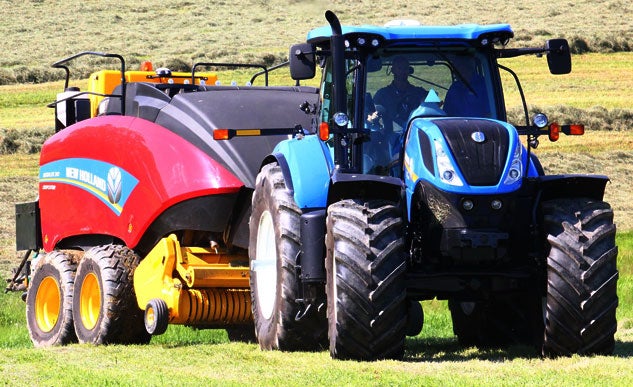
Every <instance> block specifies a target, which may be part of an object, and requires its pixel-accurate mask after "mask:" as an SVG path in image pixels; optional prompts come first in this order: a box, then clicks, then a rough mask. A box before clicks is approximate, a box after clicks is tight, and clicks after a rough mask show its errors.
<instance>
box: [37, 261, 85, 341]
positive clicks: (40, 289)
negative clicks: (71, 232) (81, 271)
mask: <svg viewBox="0 0 633 387" xmlns="http://www.w3.org/2000/svg"><path fill="white" fill-rule="evenodd" d="M76 268H77V264H76V261H75V260H74V258H73V257H72V256H71V255H69V254H66V253H64V252H62V251H53V252H51V253H49V254H47V255H45V256H44V257H42V258H40V261H39V262H38V263H37V266H36V267H35V271H34V273H33V277H32V279H31V283H30V284H29V290H28V292H27V296H26V324H27V327H28V330H29V336H30V337H31V341H32V342H33V345H35V346H36V347H49V346H53V345H65V344H69V343H73V342H76V341H77V336H76V335H75V329H74V328H73V316H72V308H73V302H72V300H73V299H72V297H73V286H74V283H75V270H76Z"/></svg>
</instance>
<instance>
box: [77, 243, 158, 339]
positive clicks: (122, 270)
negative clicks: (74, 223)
mask: <svg viewBox="0 0 633 387" xmlns="http://www.w3.org/2000/svg"><path fill="white" fill-rule="evenodd" d="M139 260H140V259H139V257H138V255H136V254H135V253H134V252H133V251H132V250H130V249H128V248H127V247H125V246H119V245H105V246H97V247H93V248H91V249H90V250H88V251H87V252H86V254H85V255H84V258H83V259H82V260H81V262H80V263H79V266H78V267H77V276H76V278H75V288H74V295H73V320H74V324H75V332H76V333H77V338H78V339H79V342H80V343H91V344H144V343H148V342H149V340H150V338H151V335H150V334H149V333H147V331H146V329H145V324H144V316H143V311H142V310H140V309H139V307H138V305H137V303H136V296H135V292H134V286H133V282H132V275H133V273H134V269H136V266H137V265H138V263H139Z"/></svg>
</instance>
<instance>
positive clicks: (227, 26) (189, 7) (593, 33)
mask: <svg viewBox="0 0 633 387" xmlns="http://www.w3.org/2000/svg"><path fill="white" fill-rule="evenodd" d="M521 3H522V4H521V5H517V2H515V1H508V0H505V1H492V0H487V1H472V0H469V1H460V2H445V1H440V0H428V1H425V2H423V3H420V2H413V1H396V0H383V1H380V2H375V1H366V0H363V1H354V2H349V1H327V2H326V1H319V2H317V1H305V0H303V1H302V0H294V1H293V0H272V1H263V0H246V1H239V2H233V1H214V2H193V1H188V2H171V3H170V2H157V1H144V2H138V1H131V0H120V1H95V0H88V1H82V2H76V1H73V0H59V1H54V2H49V1H43V0H27V1H22V2H17V1H11V0H0V6H1V7H2V10H3V11H2V13H3V17H2V23H0V36H2V37H3V39H2V41H1V42H0V52H2V53H3V55H2V56H1V57H0V84H7V83H14V82H42V81H46V80H50V79H53V78H56V77H60V76H61V75H62V74H61V72H60V71H59V70H52V69H50V68H49V67H48V66H49V65H50V63H52V62H53V61H55V60H57V59H59V58H62V57H64V56H68V55H72V54H74V53H77V52H80V51H86V50H91V51H106V52H116V53H119V54H121V55H123V56H124V57H125V58H127V59H129V60H130V62H131V63H132V64H133V63H138V62H139V61H141V60H143V59H151V60H153V61H154V62H155V63H157V64H160V65H168V66H169V67H171V68H176V67H186V66H190V65H191V64H192V62H194V61H200V60H210V59H212V60H222V61H226V60H234V61H237V60H239V61H251V62H252V61H257V62H262V63H266V64H271V63H277V62H280V61H281V60H282V59H284V58H285V57H286V56H287V50H288V46H289V45H290V44H292V43H294V42H298V41H301V40H302V39H304V37H305V34H306V32H307V31H308V30H309V29H310V28H313V27H316V26H320V25H323V24H325V20H324V17H323V14H324V11H325V10H326V9H332V10H334V11H335V12H337V13H338V15H339V17H340V19H341V21H342V22H343V23H344V24H364V23H371V24H383V23H385V22H387V21H389V20H393V19H398V18H401V19H402V18H408V19H416V20H418V21H420V22H421V23H423V24H458V23H510V24H511V25H512V26H513V28H514V29H515V31H516V36H517V39H516V41H515V44H521V45H527V44H530V43H532V42H534V43H536V44H542V42H543V40H545V39H546V38H549V37H559V36H563V37H567V38H569V39H570V40H571V41H572V43H574V42H575V43H574V47H575V49H576V50H577V51H580V52H582V51H585V50H592V51H600V52H610V51H630V49H631V47H630V43H629V42H630V41H631V38H632V37H633V20H632V19H631V18H630V17H622V15H631V14H633V3H631V2H629V1H618V0H615V1H587V0H585V1H576V2H565V3H559V2H551V1H546V0H533V1H529V2H521ZM85 71H86V73H85V74H84V75H86V74H87V72H88V71H90V70H89V69H86V70H85Z"/></svg>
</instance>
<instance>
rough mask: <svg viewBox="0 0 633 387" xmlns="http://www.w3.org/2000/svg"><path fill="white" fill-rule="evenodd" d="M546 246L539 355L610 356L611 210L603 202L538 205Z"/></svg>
mask: <svg viewBox="0 0 633 387" xmlns="http://www.w3.org/2000/svg"><path fill="white" fill-rule="evenodd" d="M542 211H543V222H544V226H545V231H546V234H547V243H548V244H549V247H550V248H549V255H548V257H547V292H546V306H545V334H544V341H543V355H546V356H569V355H572V354H583V355H594V354H596V355H610V354H611V353H612V352H613V349H614V345H615V340H614V334H615V332H616V330H617V321H616V316H615V312H616V308H617V306H618V296H617V290H616V287H617V281H618V270H617V267H616V258H617V254H618V250H617V247H616V245H615V225H614V224H613V210H612V209H611V207H610V206H609V204H607V203H605V202H603V201H596V200H591V199H582V198H578V199H557V200H551V201H549V202H545V203H544V204H543V206H542Z"/></svg>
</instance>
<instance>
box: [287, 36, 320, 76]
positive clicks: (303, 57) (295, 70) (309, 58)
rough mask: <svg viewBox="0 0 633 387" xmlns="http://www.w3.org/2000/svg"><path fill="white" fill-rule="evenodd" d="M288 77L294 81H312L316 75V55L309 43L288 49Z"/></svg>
mask: <svg viewBox="0 0 633 387" xmlns="http://www.w3.org/2000/svg"><path fill="white" fill-rule="evenodd" d="M288 60H289V61H290V76H291V77H292V79H294V80H295V81H300V80H302V79H312V78H314V75H315V73H316V55H315V53H314V47H312V45H311V44H310V43H301V44H295V45H293V46H292V47H290V54H289V55H288Z"/></svg>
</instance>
